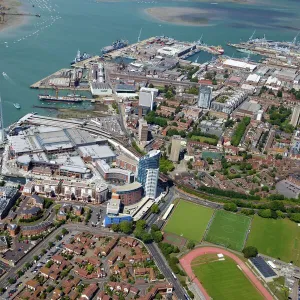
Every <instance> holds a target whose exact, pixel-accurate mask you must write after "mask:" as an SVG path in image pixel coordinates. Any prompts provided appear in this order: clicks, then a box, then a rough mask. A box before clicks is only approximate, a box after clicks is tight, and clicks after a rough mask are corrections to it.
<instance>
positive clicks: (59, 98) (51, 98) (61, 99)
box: [38, 95, 82, 103]
mask: <svg viewBox="0 0 300 300" xmlns="http://www.w3.org/2000/svg"><path fill="white" fill-rule="evenodd" d="M38 98H39V100H41V101H51V102H66V103H73V102H76V103H80V102H82V99H81V98H78V97H69V96H53V95H38Z"/></svg>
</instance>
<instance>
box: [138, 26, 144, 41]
mask: <svg viewBox="0 0 300 300" xmlns="http://www.w3.org/2000/svg"><path fill="white" fill-rule="evenodd" d="M142 29H143V28H141V30H140V33H139V36H138V43H139V42H140V40H141V35H142Z"/></svg>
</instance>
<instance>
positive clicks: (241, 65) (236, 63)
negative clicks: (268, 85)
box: [223, 59, 257, 72]
mask: <svg viewBox="0 0 300 300" xmlns="http://www.w3.org/2000/svg"><path fill="white" fill-rule="evenodd" d="M223 66H224V67H225V68H226V67H227V68H232V69H240V70H245V71H249V72H253V71H254V70H255V69H256V68H257V65H255V64H251V63H248V62H245V61H241V60H235V59H226V60H225V61H224V62H223Z"/></svg>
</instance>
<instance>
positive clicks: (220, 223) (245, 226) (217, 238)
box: [205, 210, 251, 251]
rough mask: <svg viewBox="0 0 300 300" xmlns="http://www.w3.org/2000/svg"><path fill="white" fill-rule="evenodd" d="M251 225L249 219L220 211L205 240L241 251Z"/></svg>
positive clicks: (216, 214) (217, 212)
mask: <svg viewBox="0 0 300 300" xmlns="http://www.w3.org/2000/svg"><path fill="white" fill-rule="evenodd" d="M250 223H251V219H250V218H249V217H246V216H244V215H239V214H234V213H230V212H227V211H223V210H218V211H216V213H215V216H214V219H213V221H212V223H211V225H210V228H209V230H208V232H207V235H206V237H205V240H206V241H208V242H211V243H213V244H218V245H222V246H224V247H227V248H230V249H233V250H237V251H241V250H242V249H243V246H244V242H245V239H246V237H247V232H248V230H249V226H250Z"/></svg>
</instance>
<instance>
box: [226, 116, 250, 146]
mask: <svg viewBox="0 0 300 300" xmlns="http://www.w3.org/2000/svg"><path fill="white" fill-rule="evenodd" d="M250 120H251V119H250V118H249V117H245V118H243V120H242V121H241V122H240V123H239V124H238V125H237V127H236V129H235V131H234V134H233V136H232V138H231V144H232V145H233V146H235V147H237V146H238V145H239V143H240V141H241V139H242V137H243V135H244V133H245V131H246V128H247V126H248V125H249V123H250Z"/></svg>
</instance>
